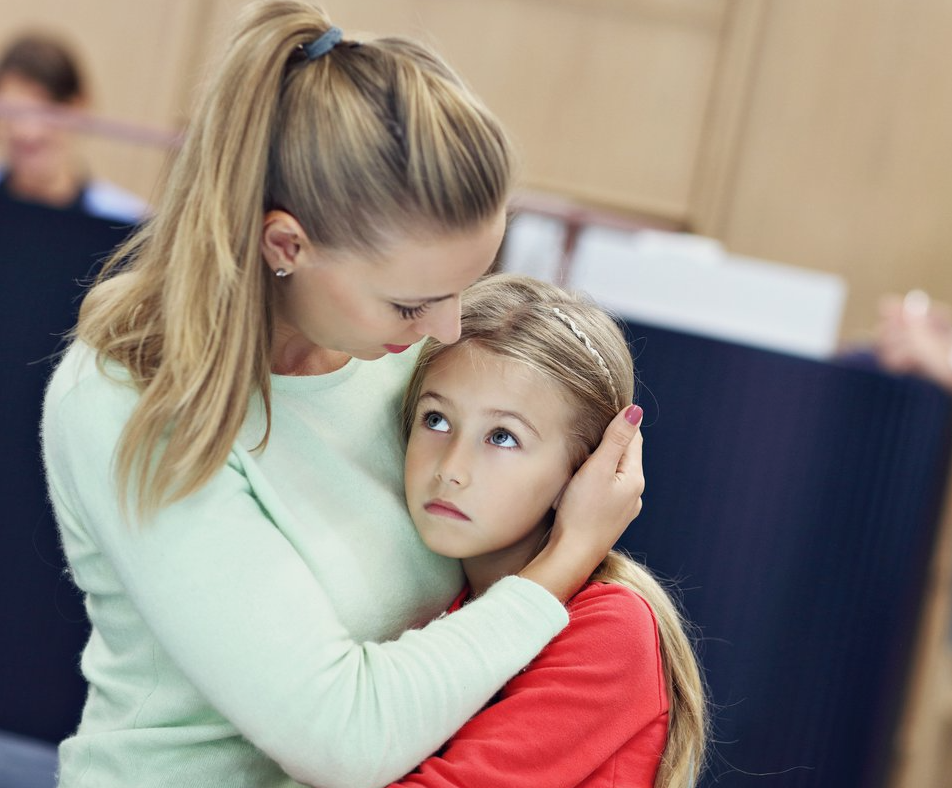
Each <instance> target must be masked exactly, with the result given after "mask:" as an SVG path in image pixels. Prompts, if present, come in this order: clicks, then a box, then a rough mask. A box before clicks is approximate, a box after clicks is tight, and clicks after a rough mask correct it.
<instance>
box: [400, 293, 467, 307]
mask: <svg viewBox="0 0 952 788" xmlns="http://www.w3.org/2000/svg"><path fill="white" fill-rule="evenodd" d="M453 295H455V294H454V293H450V294H449V295H441V296H433V297H432V298H391V299H390V300H391V301H393V302H394V303H397V304H413V305H417V306H419V305H421V304H436V303H439V302H440V301H446V300H447V299H448V298H452V297H453Z"/></svg>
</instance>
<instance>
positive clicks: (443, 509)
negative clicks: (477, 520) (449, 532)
mask: <svg viewBox="0 0 952 788" xmlns="http://www.w3.org/2000/svg"><path fill="white" fill-rule="evenodd" d="M423 508H424V509H425V510H426V511H427V512H429V513H430V514H435V515H437V516H438V517H451V518H453V519H454V520H468V519H469V517H467V516H466V515H465V514H463V513H462V512H461V511H460V510H459V509H457V508H456V507H455V506H453V504H451V503H450V502H449V501H441V500H438V499H437V500H434V501H430V502H429V503H427V504H425V505H424V507H423Z"/></svg>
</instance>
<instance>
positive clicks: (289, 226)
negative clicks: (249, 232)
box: [261, 211, 308, 274]
mask: <svg viewBox="0 0 952 788" xmlns="http://www.w3.org/2000/svg"><path fill="white" fill-rule="evenodd" d="M307 243H308V240H307V233H305V232H304V228H303V227H301V223H300V222H298V220H297V219H295V218H294V217H293V216H291V214H289V213H288V212H287V211H268V212H267V213H266V214H265V215H264V227H263V229H262V231H261V253H262V254H263V255H264V259H265V261H266V262H267V263H268V267H269V268H270V269H271V271H272V273H274V272H277V271H278V269H284V271H286V272H287V273H288V274H292V273H294V269H295V267H296V266H297V265H299V264H300V257H301V250H302V249H303V248H304V246H305V245H306V244H307Z"/></svg>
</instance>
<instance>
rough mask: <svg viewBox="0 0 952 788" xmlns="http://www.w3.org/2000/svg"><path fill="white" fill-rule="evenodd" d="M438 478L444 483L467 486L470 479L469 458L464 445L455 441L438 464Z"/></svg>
mask: <svg viewBox="0 0 952 788" xmlns="http://www.w3.org/2000/svg"><path fill="white" fill-rule="evenodd" d="M436 478H437V479H438V480H439V481H440V482H442V483H443V484H447V485H451V486H454V487H465V486H466V485H468V484H469V481H470V472H469V460H468V458H467V457H466V453H465V452H464V451H463V449H462V447H461V446H460V445H459V444H458V443H456V442H454V443H451V444H450V446H449V447H448V448H447V450H446V453H445V454H444V455H443V456H442V457H441V458H440V461H439V463H438V464H437V466H436Z"/></svg>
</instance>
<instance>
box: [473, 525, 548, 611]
mask: <svg viewBox="0 0 952 788" xmlns="http://www.w3.org/2000/svg"><path fill="white" fill-rule="evenodd" d="M549 528H550V526H549V524H548V523H543V524H540V525H538V526H537V527H536V528H535V529H533V530H532V531H531V532H530V533H529V534H528V535H527V536H526V537H525V538H523V539H521V540H519V541H518V542H516V543H515V544H513V545H510V546H509V547H505V548H503V549H502V550H496V551H495V552H492V553H484V554H483V555H474V556H471V557H469V558H463V559H462V561H461V563H462V565H463V572H464V573H465V574H466V580H467V583H468V585H469V588H470V595H471V596H474V597H476V596H480V595H481V594H483V593H485V591H486V590H487V589H488V588H489V587H490V586H491V585H492V584H493V583H495V582H496V581H497V580H499V579H500V578H503V577H506V576H507V575H515V574H518V573H519V572H521V571H522V570H523V569H525V567H526V564H528V563H529V562H530V561H531V560H532V559H533V558H535V557H536V555H537V554H538V552H539V551H540V550H541V549H542V547H543V546H544V545H545V541H546V538H547V537H548V534H549Z"/></svg>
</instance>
